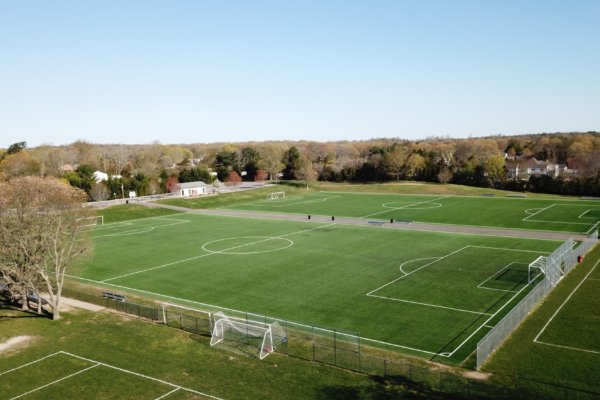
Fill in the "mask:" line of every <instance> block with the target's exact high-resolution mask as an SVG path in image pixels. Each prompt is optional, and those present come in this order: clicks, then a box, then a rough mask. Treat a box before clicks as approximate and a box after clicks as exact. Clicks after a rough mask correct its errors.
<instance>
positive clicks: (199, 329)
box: [161, 303, 213, 335]
mask: <svg viewBox="0 0 600 400" xmlns="http://www.w3.org/2000/svg"><path fill="white" fill-rule="evenodd" d="M161 309H162V323H163V324H165V325H167V326H172V327H175V328H178V329H181V330H184V331H186V332H192V333H196V334H207V335H208V334H210V333H211V332H212V329H213V325H212V315H213V312H212V311H208V310H202V309H199V308H192V307H186V306H181V305H179V304H172V303H161Z"/></svg>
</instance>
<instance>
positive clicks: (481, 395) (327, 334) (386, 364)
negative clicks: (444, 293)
mask: <svg viewBox="0 0 600 400" xmlns="http://www.w3.org/2000/svg"><path fill="white" fill-rule="evenodd" d="M548 285H549V283H548ZM538 288H539V289H538ZM536 290H540V291H542V286H541V285H538V287H536ZM532 293H534V292H532ZM63 295H64V296H65V297H71V298H75V299H78V300H82V301H86V302H89V303H93V304H97V305H101V306H104V307H107V308H109V309H112V310H116V311H118V312H121V313H125V314H127V315H130V316H133V317H136V318H141V319H145V320H148V321H152V322H156V323H161V324H164V323H165V322H166V325H168V326H170V327H174V328H176V329H181V330H184V331H186V332H189V333H192V334H196V335H202V336H209V335H210V334H211V332H212V321H211V318H210V314H209V313H205V312H200V313H194V312H193V311H191V310H184V309H181V310H173V309H164V308H162V307H160V308H159V307H156V306H155V305H151V304H152V303H151V302H150V301H148V304H136V303H132V302H129V301H117V300H114V299H108V298H104V297H102V292H101V290H99V289H98V290H97V291H95V292H82V291H80V290H74V289H70V288H65V289H64V291H63ZM530 296H531V297H529V296H528V297H527V298H529V300H528V301H529V302H532V303H534V302H535V301H537V300H536V297H535V295H533V294H531V293H530ZM524 301H525V300H524ZM522 303H523V302H522ZM518 307H519V306H518ZM523 307H524V309H526V306H523ZM215 311H216V310H215ZM226 312H227V313H229V314H230V315H235V316H236V317H237V318H246V319H248V320H249V321H254V322H256V321H261V322H264V323H265V324H272V323H275V322H279V324H280V326H281V328H282V329H284V330H285V332H286V335H287V341H285V342H283V343H280V344H279V345H278V346H277V348H276V352H277V353H279V354H284V355H287V356H290V357H295V358H300V359H304V360H308V361H313V362H319V363H323V364H328V365H333V366H336V367H339V368H344V369H347V370H352V371H355V372H359V373H363V374H367V375H370V376H375V377H381V378H384V379H388V380H392V381H395V382H399V383H407V384H410V385H416V386H418V387H419V388H420V389H424V390H433V391H438V392H443V393H448V394H450V395H453V396H457V397H460V398H463V399H507V400H508V399H516V400H520V399H528V400H537V399H540V400H542V399H544V400H547V399H551V400H554V399H556V400H558V399H560V400H563V399H581V400H588V399H597V398H600V392H585V391H581V390H576V389H572V388H568V387H563V386H558V385H551V384H548V383H542V382H534V381H529V380H525V379H517V378H508V377H504V378H505V379H504V381H503V383H502V384H501V385H500V384H498V383H497V382H490V381H488V380H485V379H473V378H468V377H466V376H463V375H458V374H456V373H451V372H447V371H444V368H437V369H436V368H432V367H431V366H429V365H423V363H419V362H418V361H413V360H411V359H408V358H407V359H392V357H391V356H390V357H386V355H385V354H386V353H385V352H383V351H381V349H375V348H372V347H370V346H365V345H363V344H362V343H361V337H360V336H359V335H357V334H354V333H348V332H342V331H338V330H335V329H326V328H320V327H314V326H309V325H304V324H299V323H296V322H291V321H279V320H275V319H272V318H268V317H260V316H257V315H255V314H251V313H242V312H237V313H236V312H233V311H232V310H227V311H226ZM521 312H525V311H521ZM261 318H262V319H261ZM398 358H399V357H398Z"/></svg>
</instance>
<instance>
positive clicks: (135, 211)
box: [97, 204, 179, 224]
mask: <svg viewBox="0 0 600 400" xmlns="http://www.w3.org/2000/svg"><path fill="white" fill-rule="evenodd" d="M97 213H98V215H102V216H104V223H105V224H109V223H111V222H121V221H127V220H131V219H140V218H150V217H164V216H167V215H172V214H179V212H177V211H174V210H169V209H166V208H150V207H144V206H140V205H136V204H123V205H119V206H113V207H107V208H102V209H99V210H98V211H97Z"/></svg>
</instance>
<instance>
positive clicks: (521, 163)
mask: <svg viewBox="0 0 600 400" xmlns="http://www.w3.org/2000/svg"><path fill="white" fill-rule="evenodd" d="M505 168H506V176H507V177H508V178H509V179H514V180H517V179H520V180H528V179H529V178H530V177H531V176H541V175H546V176H550V177H552V178H557V177H559V176H561V175H562V176H565V175H566V176H573V175H576V174H577V171H575V170H571V169H569V168H568V167H567V165H566V164H557V163H552V162H548V161H540V160H537V159H536V158H535V157H530V158H520V159H514V160H510V159H507V160H506V163H505Z"/></svg>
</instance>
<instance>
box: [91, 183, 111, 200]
mask: <svg viewBox="0 0 600 400" xmlns="http://www.w3.org/2000/svg"><path fill="white" fill-rule="evenodd" d="M90 197H91V198H92V200H94V201H104V200H108V199H109V198H110V190H108V187H106V183H104V182H98V183H95V184H94V185H92V189H91V190H90Z"/></svg>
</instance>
